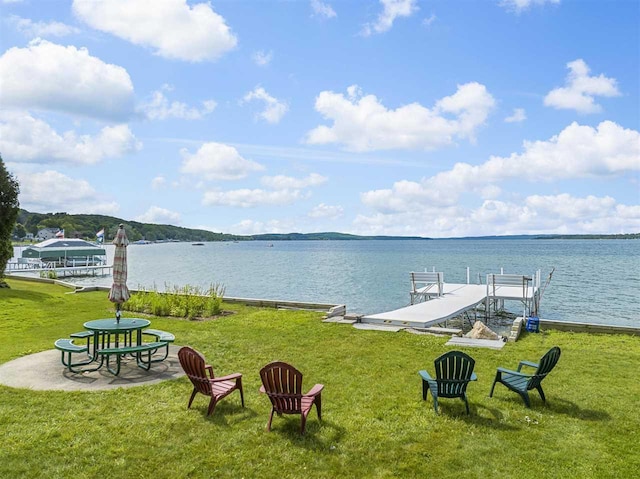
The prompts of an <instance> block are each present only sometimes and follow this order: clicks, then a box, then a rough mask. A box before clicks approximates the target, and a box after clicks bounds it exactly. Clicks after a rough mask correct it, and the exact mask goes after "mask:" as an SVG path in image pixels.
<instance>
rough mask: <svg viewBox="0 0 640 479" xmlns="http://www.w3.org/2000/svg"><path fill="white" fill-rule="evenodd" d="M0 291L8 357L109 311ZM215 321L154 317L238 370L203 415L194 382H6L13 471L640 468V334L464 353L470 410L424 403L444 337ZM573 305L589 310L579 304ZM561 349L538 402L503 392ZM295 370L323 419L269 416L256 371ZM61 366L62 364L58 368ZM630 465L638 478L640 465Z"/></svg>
mask: <svg viewBox="0 0 640 479" xmlns="http://www.w3.org/2000/svg"><path fill="white" fill-rule="evenodd" d="M9 284H10V285H11V289H0V346H1V347H0V363H3V362H6V361H9V360H11V359H14V358H16V357H19V356H22V355H25V354H31V353H34V352H38V351H42V350H47V349H52V347H53V342H54V341H55V340H56V339H57V338H60V337H66V336H67V335H68V334H69V333H71V332H73V331H78V330H81V329H82V326H81V325H82V323H83V322H85V321H87V320H89V319H97V318H100V317H105V316H107V317H108V316H110V315H111V314H113V307H112V305H111V304H110V303H109V302H108V300H107V298H106V293H105V292H95V293H82V294H68V291H69V290H66V289H63V288H61V287H58V286H53V285H48V284H40V283H27V282H23V281H15V280H10V281H9ZM224 308H225V309H227V310H234V311H236V313H237V314H234V315H230V316H225V317H222V318H220V319H218V320H215V321H206V322H190V321H186V320H175V319H162V318H157V319H155V318H152V321H153V327H155V328H158V329H163V330H166V331H171V332H173V333H174V334H175V335H176V344H178V345H190V346H192V347H194V348H196V349H197V350H199V351H201V352H202V353H203V354H204V355H205V357H206V358H207V360H208V362H210V363H211V364H212V365H213V366H214V368H215V370H216V371H217V373H218V374H227V373H232V372H241V373H243V375H244V376H243V380H244V387H245V400H246V408H245V409H242V408H241V407H240V399H239V395H238V394H237V393H234V394H232V395H231V396H230V397H228V398H226V399H225V400H223V401H222V402H221V403H220V404H219V405H218V406H217V407H216V411H215V413H214V415H213V416H211V417H206V416H205V414H206V407H207V404H208V400H207V399H208V398H204V397H202V396H198V398H196V400H195V401H194V405H193V406H192V408H191V409H190V410H188V409H187V408H186V406H187V401H188V399H189V394H190V392H191V386H190V383H189V382H188V380H187V379H186V378H181V379H178V380H174V381H168V382H165V383H162V384H157V385H151V386H144V387H136V388H130V389H118V390H111V391H104V392H39V391H29V390H24V389H12V388H8V387H5V386H0V477H3V478H5V477H6V478H19V477H29V478H32V477H33V478H38V477H42V478H64V477H74V478H84V477H87V478H94V477H104V478H143V477H149V478H165V477H166V478H183V477H205V478H209V477H212V478H213V477H233V478H241V477H246V478H250V477H260V478H272V477H273V478H287V477H291V478H304V477H309V478H324V477H326V478H382V477H386V478H392V477H393V478H404V477H407V478H411V477H416V478H425V477H431V478H446V477H456V478H457V477H461V476H462V477H471V478H473V477H478V478H493V477H517V478H519V479H520V478H528V477H531V478H543V477H558V478H573V477H576V478H591V477H593V478H606V477H611V478H622V477H624V478H626V477H637V471H638V470H639V469H640V437H639V436H640V415H639V409H640V408H639V406H640V399H639V398H640V381H639V380H638V377H637V374H638V370H639V366H640V338H639V337H637V336H625V335H596V334H574V333H564V332H555V331H549V332H543V333H541V334H529V335H525V336H524V337H522V338H521V339H520V340H519V341H518V342H517V343H509V344H507V345H506V346H505V348H504V349H503V350H502V351H493V350H488V349H472V348H468V349H466V352H467V353H469V354H470V355H471V356H472V357H473V358H474V359H475V360H476V373H477V374H478V377H479V380H478V381H477V382H476V383H472V384H471V385H470V386H469V389H468V394H469V401H470V406H471V415H470V416H467V415H466V414H465V409H464V403H463V402H462V401H460V400H458V399H448V400H447V399H443V400H441V402H440V404H441V412H440V415H436V414H435V413H434V411H433V407H432V403H431V398H430V397H429V398H428V401H427V402H423V401H422V397H421V382H420V379H419V376H418V374H417V371H418V370H419V369H427V370H430V371H432V372H433V360H434V358H436V357H437V356H439V355H440V354H442V353H443V352H445V351H448V350H449V347H447V346H445V345H444V344H445V342H446V339H445V338H440V337H433V336H424V335H413V334H408V333H404V332H401V333H396V334H393V333H382V332H375V331H359V330H356V329H354V328H351V327H349V326H346V325H338V324H324V323H322V322H321V321H320V315H319V314H317V313H311V312H304V311H276V310H271V309H260V308H251V307H243V306H238V305H225V306H224ZM576 313H578V311H577V312H576ZM554 345H558V346H560V347H561V348H562V357H561V358H560V362H559V363H558V366H557V367H556V369H555V370H554V371H553V372H552V373H551V375H550V376H549V377H548V378H547V379H546V380H545V381H544V382H543V386H544V389H545V392H546V395H547V400H548V403H547V405H544V404H543V403H542V402H541V401H540V399H539V397H538V396H537V393H535V394H533V395H532V403H533V407H532V409H527V408H525V407H524V404H523V403H522V400H521V399H520V398H519V396H518V395H517V394H515V393H511V392H509V391H508V390H507V389H506V388H505V387H503V386H501V385H497V386H496V393H495V394H494V397H493V398H489V397H488V393H489V390H490V388H491V383H492V381H493V377H494V374H495V369H496V367H497V366H505V367H511V368H514V367H516V366H517V363H518V361H519V360H520V359H529V360H533V361H536V360H538V359H539V358H540V356H541V355H542V354H543V353H544V352H546V351H547V350H548V349H549V348H550V347H551V346H554ZM273 360H283V361H287V362H290V363H292V364H294V365H295V366H296V367H297V368H298V369H300V370H301V371H302V372H303V373H304V377H305V386H304V389H305V390H308V389H310V388H311V386H313V384H315V383H316V382H319V383H323V384H324V385H325V390H324V392H323V421H322V422H319V421H318V420H317V416H316V414H315V410H314V411H312V413H311V415H310V416H309V421H308V422H307V434H306V435H305V436H300V435H299V433H298V430H299V425H300V422H299V417H295V416H293V417H285V418H279V417H275V418H274V425H273V431H272V432H271V433H268V432H266V430H265V425H266V422H267V419H268V415H269V410H270V405H269V402H268V400H267V398H266V397H264V396H262V395H259V394H258V388H259V386H260V378H259V375H258V371H259V369H260V368H261V367H262V366H263V365H265V364H266V363H268V362H270V361H273ZM61 368H62V366H61ZM634 471H635V472H634Z"/></svg>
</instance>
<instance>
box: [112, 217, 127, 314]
mask: <svg viewBox="0 0 640 479" xmlns="http://www.w3.org/2000/svg"><path fill="white" fill-rule="evenodd" d="M113 244H114V245H116V251H115V253H114V255H113V284H112V285H111V290H110V291H109V301H111V302H112V303H116V305H117V306H116V321H117V322H118V323H119V322H120V305H121V304H122V303H124V302H125V301H127V300H128V299H129V288H127V245H128V244H129V240H128V239H127V234H126V233H125V231H124V225H120V226H119V227H118V232H117V233H116V237H115V238H114V239H113Z"/></svg>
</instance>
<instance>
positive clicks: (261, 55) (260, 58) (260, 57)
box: [251, 50, 273, 67]
mask: <svg viewBox="0 0 640 479" xmlns="http://www.w3.org/2000/svg"><path fill="white" fill-rule="evenodd" d="M251 58H252V59H253V62H254V63H255V64H256V65H258V66H259V67H264V66H267V65H268V64H269V63H271V60H273V52H272V51H271V50H269V51H268V52H265V51H264V50H258V51H257V52H254V53H253V55H251Z"/></svg>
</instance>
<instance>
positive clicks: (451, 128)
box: [305, 82, 495, 151]
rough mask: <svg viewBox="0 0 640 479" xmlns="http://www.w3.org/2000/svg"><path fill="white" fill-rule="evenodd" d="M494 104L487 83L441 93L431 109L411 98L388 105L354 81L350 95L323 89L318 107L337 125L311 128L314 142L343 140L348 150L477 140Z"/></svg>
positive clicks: (309, 139) (310, 138)
mask: <svg viewBox="0 0 640 479" xmlns="http://www.w3.org/2000/svg"><path fill="white" fill-rule="evenodd" d="M494 106H495V100H494V98H493V96H492V95H491V94H490V93H489V92H488V91H487V89H486V87H485V86H484V85H481V84H479V83H475V82H473V83H466V84H464V85H459V86H458V89H457V91H456V92H455V93H454V94H453V95H451V96H448V97H444V98H441V99H440V100H438V101H437V102H436V104H435V106H434V107H433V108H431V109H429V108H427V107H424V106H422V105H420V104H419V103H411V104H409V105H404V106H401V107H398V108H397V109H395V110H391V109H387V108H386V107H385V106H384V105H383V104H382V103H381V102H380V101H379V100H378V98H377V97H376V96H374V95H365V96H363V95H362V92H361V91H360V89H359V88H358V87H357V86H356V85H353V86H351V87H349V88H348V89H347V96H345V95H343V94H339V93H334V92H332V91H323V92H321V93H320V94H319V95H318V97H317V98H316V103H315V108H316V111H318V112H319V113H320V114H322V116H323V117H324V118H326V119H328V120H332V121H333V125H331V126H326V125H321V126H318V127H316V128H314V129H313V130H311V131H309V132H308V133H307V136H306V139H305V140H306V142H307V143H310V144H327V143H342V144H344V145H345V146H346V148H347V149H348V150H352V151H372V150H385V149H425V150H426V149H434V148H439V147H443V146H447V145H450V144H452V143H453V142H454V139H455V138H468V139H470V140H472V141H473V140H474V138H475V133H476V130H477V129H478V128H479V127H480V126H482V125H483V124H484V123H485V121H486V119H487V117H488V115H489V113H490V112H491V110H492V109H493V108H494Z"/></svg>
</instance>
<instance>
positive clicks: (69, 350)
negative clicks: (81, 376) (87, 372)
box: [54, 338, 93, 373]
mask: <svg viewBox="0 0 640 479" xmlns="http://www.w3.org/2000/svg"><path fill="white" fill-rule="evenodd" d="M54 346H55V347H56V349H57V350H59V351H60V352H61V353H62V358H61V361H62V364H63V365H64V366H66V367H67V368H69V371H71V372H73V373H78V372H82V371H81V370H77V369H74V368H75V367H76V366H86V365H87V364H90V363H91V362H93V359H92V358H89V359H85V360H84V361H79V362H77V363H74V362H73V361H72V360H71V355H72V354H75V353H88V351H89V347H88V346H79V345H77V344H73V339H67V338H65V339H58V340H57V341H56V342H55V343H54ZM65 354H66V356H67V357H66V360H65Z"/></svg>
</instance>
